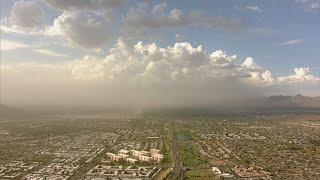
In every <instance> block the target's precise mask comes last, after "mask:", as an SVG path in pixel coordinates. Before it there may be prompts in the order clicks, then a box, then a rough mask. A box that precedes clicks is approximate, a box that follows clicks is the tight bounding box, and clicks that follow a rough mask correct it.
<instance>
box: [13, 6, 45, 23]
mask: <svg viewBox="0 0 320 180" xmlns="http://www.w3.org/2000/svg"><path fill="white" fill-rule="evenodd" d="M10 22H11V23H12V24H13V25H16V26H18V27H21V28H37V27H41V26H42V25H43V10H42V9H41V7H40V5H39V4H38V3H36V2H34V1H24V0H22V1H18V2H16V3H15V4H14V5H13V7H12V10H11V13H10Z"/></svg>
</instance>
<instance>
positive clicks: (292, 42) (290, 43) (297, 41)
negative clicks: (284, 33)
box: [280, 39, 304, 46]
mask: <svg viewBox="0 0 320 180" xmlns="http://www.w3.org/2000/svg"><path fill="white" fill-rule="evenodd" d="M303 43H304V40H303V39H293V40H289V41H285V42H282V43H280V46H293V45H299V44H303Z"/></svg>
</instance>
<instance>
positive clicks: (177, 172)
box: [170, 130, 185, 180]
mask: <svg viewBox="0 0 320 180" xmlns="http://www.w3.org/2000/svg"><path fill="white" fill-rule="evenodd" d="M170 135H171V141H172V145H171V153H172V158H173V161H174V162H173V167H172V168H173V171H172V176H171V178H170V179H177V180H183V179H184V177H185V171H184V168H183V164H182V161H181V158H180V156H179V150H178V144H177V135H176V134H175V133H174V132H173V131H172V130H170Z"/></svg>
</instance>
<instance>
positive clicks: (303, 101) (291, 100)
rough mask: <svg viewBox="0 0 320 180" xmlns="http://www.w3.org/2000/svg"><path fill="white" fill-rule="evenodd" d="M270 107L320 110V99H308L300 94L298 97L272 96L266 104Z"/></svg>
mask: <svg viewBox="0 0 320 180" xmlns="http://www.w3.org/2000/svg"><path fill="white" fill-rule="evenodd" d="M264 105H265V106H268V107H288V108H290V107H292V108H319V109H320V97H308V96H302V95H300V94H298V95H296V96H283V95H278V96H270V97H268V98H267V100H266V102H265V103H264Z"/></svg>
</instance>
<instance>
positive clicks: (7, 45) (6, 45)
mask: <svg viewBox="0 0 320 180" xmlns="http://www.w3.org/2000/svg"><path fill="white" fill-rule="evenodd" d="M0 47H1V51H7V50H14V49H18V48H27V47H29V45H27V44H24V43H19V42H15V41H9V40H5V39H1V46H0Z"/></svg>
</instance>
